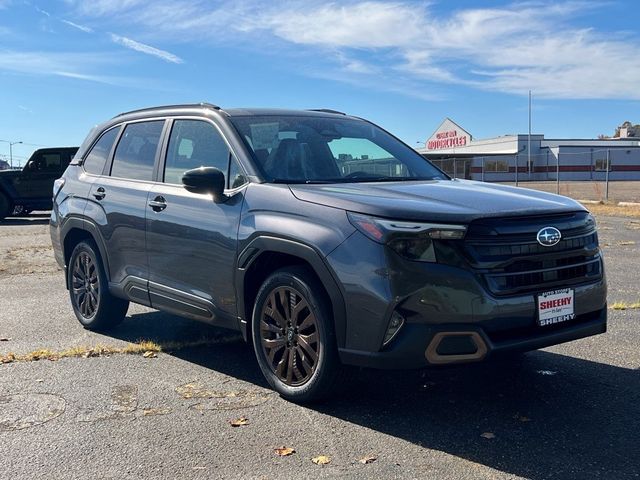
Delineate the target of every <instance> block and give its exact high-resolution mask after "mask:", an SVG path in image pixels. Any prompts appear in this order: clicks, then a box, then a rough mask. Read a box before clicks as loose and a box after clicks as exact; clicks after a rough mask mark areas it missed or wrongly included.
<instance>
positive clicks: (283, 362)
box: [276, 349, 291, 380]
mask: <svg viewBox="0 0 640 480" xmlns="http://www.w3.org/2000/svg"><path fill="white" fill-rule="evenodd" d="M289 355H291V351H290V350H289V349H285V351H284V353H283V354H282V358H281V359H280V361H279V362H278V367H277V368H276V375H278V377H280V379H282V380H284V379H285V378H286V375H285V371H286V368H287V362H288V361H289Z"/></svg>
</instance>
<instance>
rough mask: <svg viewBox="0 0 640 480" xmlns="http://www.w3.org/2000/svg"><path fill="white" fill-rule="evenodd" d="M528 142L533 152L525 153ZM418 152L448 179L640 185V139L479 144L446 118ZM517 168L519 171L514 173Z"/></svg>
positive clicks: (510, 139) (537, 138)
mask: <svg viewBox="0 0 640 480" xmlns="http://www.w3.org/2000/svg"><path fill="white" fill-rule="evenodd" d="M529 141H530V143H531V152H530V154H529V151H528V150H527V148H528V145H529ZM418 152H419V153H420V154H421V155H423V156H424V157H425V158H428V159H429V160H431V161H432V162H433V163H435V164H436V165H438V166H439V167H440V168H442V169H443V170H444V171H446V172H447V173H449V174H450V175H453V176H456V177H460V178H470V179H474V180H485V181H490V182H501V181H515V180H516V175H517V176H518V180H537V181H541V180H555V179H556V178H557V176H558V174H560V178H561V179H562V180H604V178H605V175H606V169H607V164H609V179H610V180H640V138H633V137H628V138H616V139H613V138H612V139H602V140H601V139H546V138H544V135H539V134H536V135H531V137H530V139H529V136H528V135H527V134H516V135H504V136H502V137H495V138H487V139H481V140H476V139H474V138H473V137H472V135H471V134H470V133H469V132H468V131H466V130H465V129H463V128H462V127H460V126H459V125H458V124H456V123H455V122H454V121H452V120H451V119H449V118H446V119H445V120H444V121H443V122H442V123H441V124H440V126H439V127H438V128H437V129H436V131H435V132H433V135H431V137H429V139H428V140H427V141H426V142H425V146H424V147H423V148H418ZM516 164H517V166H518V169H517V172H516Z"/></svg>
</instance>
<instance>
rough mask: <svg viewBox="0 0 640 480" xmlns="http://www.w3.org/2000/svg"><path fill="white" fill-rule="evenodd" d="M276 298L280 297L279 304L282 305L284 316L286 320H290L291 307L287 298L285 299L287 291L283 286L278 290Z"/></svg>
mask: <svg viewBox="0 0 640 480" xmlns="http://www.w3.org/2000/svg"><path fill="white" fill-rule="evenodd" d="M278 298H279V299H280V305H282V309H283V310H284V317H285V318H286V319H287V321H291V308H290V305H289V300H288V299H287V292H286V290H285V289H284V288H281V289H280V290H278Z"/></svg>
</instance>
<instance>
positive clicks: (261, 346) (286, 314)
mask: <svg viewBox="0 0 640 480" xmlns="http://www.w3.org/2000/svg"><path fill="white" fill-rule="evenodd" d="M330 310H331V309H330V308H329V301H328V299H327V298H326V294H324V290H323V289H322V286H321V285H320V283H319V282H318V280H317V279H316V278H315V277H314V276H313V275H312V274H310V272H309V271H308V270H306V269H304V268H300V267H291V268H287V269H283V270H279V271H277V272H275V273H274V274H273V275H271V276H270V277H269V278H267V280H266V281H265V282H264V284H263V285H262V287H261V288H260V290H259V291H258V295H257V298H256V303H255V306H254V310H253V319H252V327H253V328H252V335H253V345H254V350H255V353H256V357H257V359H258V364H259V365H260V369H261V370H262V373H263V374H264V376H265V378H266V379H267V381H268V382H269V384H270V385H271V386H272V387H273V388H274V390H276V391H277V392H278V393H279V394H280V395H281V396H282V397H284V398H286V399H287V400H291V401H294V402H308V401H313V400H319V399H321V398H323V397H325V396H327V395H328V394H329V393H330V392H331V391H332V390H333V385H334V383H335V381H336V378H337V374H338V373H339V371H340V368H341V365H340V362H339V359H338V352H337V347H336V341H335V334H334V328H333V319H332V317H331V315H330V313H329V312H330Z"/></svg>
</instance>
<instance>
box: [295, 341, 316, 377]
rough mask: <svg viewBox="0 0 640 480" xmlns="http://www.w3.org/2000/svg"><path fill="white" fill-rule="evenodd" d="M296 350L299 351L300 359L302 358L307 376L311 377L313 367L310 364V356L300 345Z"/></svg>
mask: <svg viewBox="0 0 640 480" xmlns="http://www.w3.org/2000/svg"><path fill="white" fill-rule="evenodd" d="M296 349H297V350H298V357H300V361H302V366H303V367H304V370H305V372H306V374H307V375H309V374H310V373H313V365H311V363H309V356H308V355H306V354H305V352H304V351H303V349H302V347H301V346H300V345H298V346H297V347H296ZM314 363H315V362H314Z"/></svg>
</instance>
